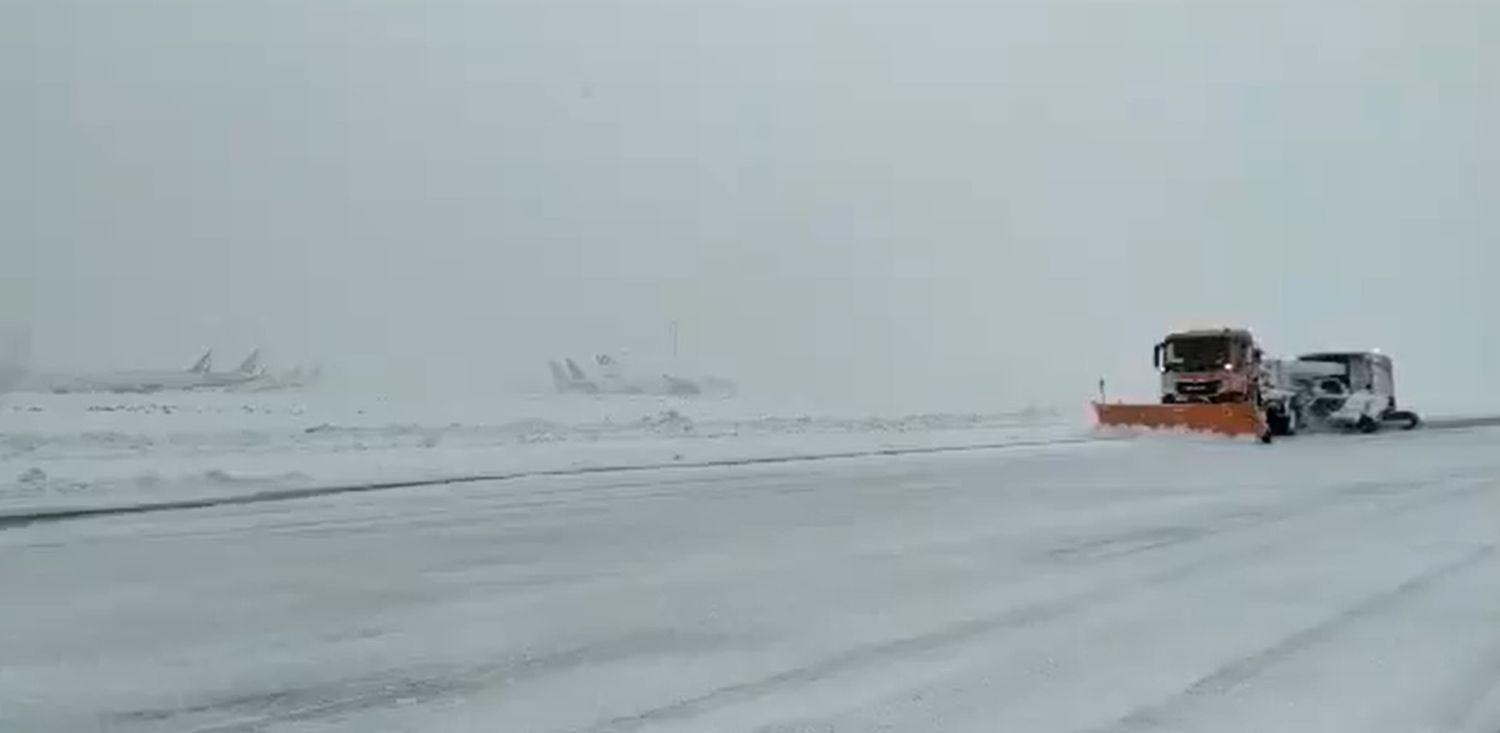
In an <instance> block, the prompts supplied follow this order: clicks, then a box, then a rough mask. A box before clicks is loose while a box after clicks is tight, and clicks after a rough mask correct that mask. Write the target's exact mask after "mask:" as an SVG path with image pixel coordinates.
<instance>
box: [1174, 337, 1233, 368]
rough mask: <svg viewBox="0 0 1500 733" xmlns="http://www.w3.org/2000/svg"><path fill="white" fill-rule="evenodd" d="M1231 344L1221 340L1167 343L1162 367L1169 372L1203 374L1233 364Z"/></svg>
mask: <svg viewBox="0 0 1500 733" xmlns="http://www.w3.org/2000/svg"><path fill="white" fill-rule="evenodd" d="M1233 355H1234V352H1233V349H1232V344H1231V343H1230V342H1229V340H1227V339H1222V338H1190V339H1176V340H1172V341H1168V342H1167V344H1166V353H1165V358H1164V359H1163V361H1162V366H1164V367H1165V368H1166V370H1167V371H1169V372H1204V371H1210V370H1213V369H1219V368H1221V367H1223V366H1224V365H1225V364H1230V363H1233V361H1234V359H1233Z"/></svg>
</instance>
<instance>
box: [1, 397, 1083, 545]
mask: <svg viewBox="0 0 1500 733" xmlns="http://www.w3.org/2000/svg"><path fill="white" fill-rule="evenodd" d="M1071 417H1072V418H1074V419H1064V418H1063V417H1062V416H1059V415H1057V414H1054V413H1051V412H1047V411H1043V410H1037V409H1030V410H1023V411H1019V412H1006V413H991V414H974V413H962V414H955V413H944V414H921V415H892V416H873V415H868V414H862V413H857V412H849V411H844V412H842V413H841V412H838V411H824V412H815V413H811V414H809V413H807V412H805V411H796V410H789V409H785V408H782V409H777V407H776V406H768V405H765V404H756V403H752V402H749V401H745V400H737V399H723V400H712V399H709V400H683V399H673V398H653V397H642V398H626V397H610V398H598V397H587V396H580V397H573V398H559V397H556V396H550V395H549V396H546V397H537V398H533V399H515V398H511V399H503V400H502V399H481V398H472V399H465V400H457V401H445V400H430V401H428V400H409V401H394V400H379V399H369V398H367V397H340V396H339V395H336V394H335V395H328V394H318V393H312V394H259V395H243V394H224V393H196V394H163V395H148V396H130V395H29V394H13V395H9V396H7V397H5V398H3V400H0V516H3V515H14V514H17V513H27V512H34V511H41V510H71V509H79V508H88V507H101V506H117V505H122V504H138V503H146V502H161V501H180V500H189V499H197V498H206V497H225V496H244V495H248V494H254V493H257V492H264V491H281V490H290V489H303V488H309V487H327V486H341V485H349V484H354V483H370V482H402V481H421V480H435V479H443V478H452V477H471V476H476V475H511V474H516V473H528V472H539V471H559V470H571V469H597V468H602V467H620V466H647V465H669V464H671V465H676V464H694V463H704V462H724V461H735V460H760V459H767V458H780V457H790V456H813V455H829V454H845V453H861V452H870V451H881V450H905V449H914V448H931V447H943V446H966V445H979V444H983V445H991V444H1008V443H1016V442H1035V441H1038V440H1055V439H1062V438H1078V437H1079V436H1081V435H1083V434H1084V433H1085V432H1086V430H1085V428H1083V426H1082V422H1081V421H1080V420H1078V419H1077V417H1078V416H1076V415H1075V416H1071Z"/></svg>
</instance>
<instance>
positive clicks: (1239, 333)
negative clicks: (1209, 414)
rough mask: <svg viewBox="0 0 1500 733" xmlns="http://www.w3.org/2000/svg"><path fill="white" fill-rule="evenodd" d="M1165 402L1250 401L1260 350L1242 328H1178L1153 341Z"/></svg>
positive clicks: (1256, 393)
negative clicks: (1179, 329) (1158, 341)
mask: <svg viewBox="0 0 1500 733" xmlns="http://www.w3.org/2000/svg"><path fill="white" fill-rule="evenodd" d="M1155 363H1156V368H1157V370H1158V371H1160V372H1161V401H1162V403H1163V404H1178V403H1185V402H1211V403H1224V402H1253V401H1256V400H1257V399H1258V398H1259V386H1260V385H1259V379H1260V371H1261V350H1260V347H1259V346H1257V345H1256V343H1255V337H1254V336H1253V335H1251V333H1250V332H1249V331H1247V330H1244V329H1231V328H1225V329H1207V330H1197V331H1181V332H1178V333H1174V334H1171V335H1169V336H1167V337H1166V339H1164V340H1163V341H1162V342H1161V343H1159V344H1157V345H1156V353H1155Z"/></svg>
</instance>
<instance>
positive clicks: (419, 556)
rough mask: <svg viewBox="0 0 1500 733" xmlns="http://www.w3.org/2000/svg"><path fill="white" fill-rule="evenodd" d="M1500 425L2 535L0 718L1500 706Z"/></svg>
mask: <svg viewBox="0 0 1500 733" xmlns="http://www.w3.org/2000/svg"><path fill="white" fill-rule="evenodd" d="M1497 441H1500V431H1496V430H1493V429H1474V430H1449V431H1430V432H1420V433H1413V434H1387V435H1377V436H1368V437H1354V436H1326V437H1316V436H1314V437H1306V438H1301V439H1298V440H1295V441H1284V442H1282V443H1279V444H1278V445H1276V446H1274V447H1269V448H1268V447H1263V446H1257V445H1253V444H1249V443H1245V442H1221V441H1213V440H1199V439H1193V438H1181V439H1176V438H1171V439H1165V438H1164V439H1145V440H1132V441H1117V442H1105V443H1094V444H1073V445H1060V446H1055V447H1023V448H1014V449H1007V450H1003V451H993V452H975V453H956V454H944V455H916V456H899V457H877V458H863V459H857V460H843V461H821V462H812V463H798V464H785V465H756V466H745V467H716V468H704V469H678V470H672V471H661V472H651V471H639V472H631V473H624V474H609V473H602V474H592V475H581V476H571V477H570V476H550V477H535V478H523V479H518V480H515V481H509V482H495V483H475V484H466V485H455V486H444V487H425V488H419V489H411V490H397V491H390V492H381V493H367V494H342V495H337V496H327V497H320V498H312V499H306V500H297V501H282V502H266V503H257V504H245V505H237V506H223V507H215V508H209V509H196V510H185V511H166V512H158V513H152V514H142V515H126V516H117V517H97V518H87V519H79V520H76V521H68V522H58V523H50V524H41V525H33V526H28V527H19V528H14V529H9V530H5V531H0V588H3V595H0V730H18V731H33V730H34V731H71V730H78V731H96V730H118V731H260V730H266V731H321V730H338V731H637V730H639V731H719V730H728V731H737V730H764V731H794V730H795V731H865V730H892V731H929V730H931V731H1008V732H1009V731H1138V730H1175V731H1200V730H1214V731H1239V730H1243V731H1266V730H1277V731H1289V730H1290V731H1303V730H1305V731H1342V730H1347V731H1362V732H1366V731H1392V732H1393V733H1394V732H1396V731H1400V732H1403V733H1405V732H1408V731H1441V730H1465V731H1468V730H1472V731H1482V733H1494V732H1495V731H1496V730H1497V729H1500V552H1497V551H1496V544H1497V543H1500V450H1497V448H1496V445H1497Z"/></svg>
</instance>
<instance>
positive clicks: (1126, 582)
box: [577, 483, 1495, 733]
mask: <svg viewBox="0 0 1500 733" xmlns="http://www.w3.org/2000/svg"><path fill="white" fill-rule="evenodd" d="M1407 486H1408V487H1409V488H1410V489H1411V490H1413V491H1422V490H1424V489H1426V488H1428V487H1427V485H1425V484H1415V485H1413V484H1407ZM1353 488H1354V490H1348V489H1346V490H1345V491H1342V492H1339V493H1340V495H1343V496H1353V497H1359V498H1370V497H1371V496H1372V494H1371V493H1370V492H1369V491H1368V490H1360V489H1364V488H1365V487H1364V484H1356V485H1354V487H1353ZM1484 490H1488V484H1487V483H1476V484H1473V485H1465V486H1463V487H1461V488H1458V489H1453V490H1449V491H1446V492H1442V493H1439V494H1423V495H1421V496H1420V497H1419V498H1418V500H1417V501H1410V500H1409V497H1408V496H1407V493H1408V492H1402V493H1399V494H1398V493H1395V492H1390V491H1384V492H1377V493H1376V494H1375V495H1376V496H1392V497H1398V498H1401V499H1403V500H1402V501H1399V502H1395V505H1394V506H1390V507H1386V506H1380V507H1372V505H1370V504H1367V503H1355V504H1350V503H1327V502H1320V503H1315V504H1313V505H1311V506H1308V505H1306V504H1299V505H1298V506H1301V507H1304V508H1306V511H1301V512H1295V511H1293V512H1278V513H1270V514H1263V515H1257V516H1256V518H1255V521H1251V522H1244V523H1239V524H1234V525H1232V526H1227V527H1224V528H1221V529H1220V530H1218V531H1211V532H1207V533H1205V534H1202V535H1199V536H1198V539H1207V538H1212V537H1219V536H1223V535H1225V534H1229V533H1234V532H1237V531H1243V530H1248V529H1256V528H1261V527H1265V526H1274V525H1278V524H1282V523H1284V522H1287V521H1290V520H1293V519H1299V518H1304V517H1308V516H1313V515H1316V514H1319V513H1320V512H1321V511H1322V510H1325V509H1330V508H1347V507H1354V508H1359V509H1369V508H1378V509H1380V510H1381V514H1382V515H1383V516H1393V515H1399V514H1402V513H1404V512H1405V511H1409V510H1414V509H1421V508H1425V507H1430V506H1432V505H1434V504H1438V503H1443V502H1446V501H1449V500H1453V499H1459V498H1463V497H1466V496H1468V495H1470V494H1473V493H1475V492H1476V491H1484ZM1322 528H1323V525H1319V527H1316V528H1312V529H1313V530H1321V529H1322ZM1283 542H1284V538H1280V537H1278V538H1275V539H1270V540H1267V541H1263V542H1257V543H1254V544H1252V545H1250V546H1248V547H1235V548H1229V549H1224V550H1221V551H1219V552H1213V553H1206V554H1201V555H1198V556H1196V557H1195V558H1193V559H1191V560H1189V561H1187V562H1184V563H1179V564H1176V565H1172V566H1169V567H1167V568H1165V569H1161V570H1157V571H1155V572H1150V573H1146V574H1144V575H1140V576H1135V577H1126V578H1122V579H1119V580H1115V581H1112V582H1109V583H1107V584H1103V585H1101V586H1098V587H1095V588H1093V589H1090V590H1087V591H1082V592H1078V593H1073V594H1070V595H1065V596H1063V597H1060V598H1054V599H1048V600H1044V601H1038V602H1034V603H1029V604H1025V605H1022V606H1019V607H1016V608H1012V609H1009V610H1006V611H1002V612H1000V613H997V614H994V615H989V616H985V617H981V618H977V619H972V620H969V621H963V622H959V623H954V624H949V625H947V626H944V627H942V628H940V629H937V630H935V631H931V632H927V633H923V634H918V635H914V636H909V637H905V638H901V639H897V640H894V641H889V642H882V643H876V644H871V645H867V646H861V647H856V648H854V649H851V650H849V651H846V652H844V653H841V654H836V655H833V656H830V657H827V658H825V659H823V660H821V661H818V662H815V663H813V664H809V665H805V666H801V667H797V668H794V669H789V670H786V671H784V672H780V673H777V674H773V675H770V676H767V677H762V678H759V679H755V680H750V681H747V682H742V683H738V684H733V685H726V686H723V687H719V688H715V689H712V690H709V691H707V692H704V693H703V694H701V695H697V696H694V697H689V698H686V699H681V700H677V701H675V702H672V703H669V704H667V705H662V706H659V707H656V708H651V709H648V710H644V711H641V712H637V713H634V714H631V715H624V716H619V717H616V718H612V719H610V720H606V721H603V722H601V723H598V724H595V725H592V726H588V727H585V728H580V729H577V733H628V732H630V731H637V730H641V729H643V728H646V727H648V726H651V725H653V724H656V723H661V722H666V721H677V722H681V721H685V720H691V719H693V718H696V717H699V716H702V715H705V714H707V713H710V712H712V711H714V710H717V709H719V708H723V707H727V706H730V705H733V704H736V703H740V702H746V701H750V700H755V699H758V698H763V697H766V696H769V695H771V694H774V693H776V692H778V691H780V690H781V689H784V688H787V687H792V686H805V685H808V684H812V683H816V682H819V681H821V680H825V679H828V678H832V677H834V676H836V675H839V674H843V673H847V672H850V671H853V670H856V669H859V668H861V667H866V666H870V665H874V664H878V663H880V662H881V661H882V660H887V659H898V660H899V659H900V658H901V657H905V656H911V655H917V654H922V653H926V652H931V651H935V650H938V649H942V648H947V647H952V646H956V645H959V644H964V643H968V642H971V641H974V640H976V639H979V638H982V637H984V636H988V635H990V634H994V633H997V632H1000V631H1008V630H1015V629H1023V628H1026V627H1028V626H1032V625H1036V624H1040V623H1044V622H1051V621H1055V620H1058V619H1062V618H1066V617H1068V616H1072V615H1074V614H1078V613H1082V612H1085V611H1087V610H1088V609H1090V608H1092V607H1094V606H1095V605H1096V604H1099V603H1103V602H1108V601H1112V600H1115V599H1118V598H1123V597H1126V596H1129V595H1131V594H1134V593H1137V592H1140V591H1142V590H1146V589H1150V588H1155V587H1160V586H1163V585H1167V584H1170V583H1173V582H1177V581H1179V580H1183V579H1185V578H1189V577H1192V576H1194V575H1196V574H1198V573H1200V572H1203V571H1211V570H1214V569H1216V568H1218V567H1220V564H1221V563H1222V562H1224V561H1226V560H1230V559H1233V558H1237V557H1243V556H1255V555H1257V554H1259V553H1261V552H1263V551H1265V550H1266V549H1267V548H1270V547H1277V546H1280V545H1281V544H1283ZM1178 546H1180V543H1168V544H1164V545H1161V547H1163V548H1166V547H1178ZM1494 549H1495V548H1494V546H1486V547H1485V548H1483V549H1482V550H1481V551H1479V552H1477V553H1471V555H1470V556H1466V557H1465V559H1464V560H1463V561H1462V562H1461V563H1456V564H1455V565H1461V566H1462V567H1467V566H1468V565H1472V564H1474V563H1477V562H1479V561H1481V560H1483V559H1485V558H1486V557H1488V556H1489V554H1491V552H1492V551H1493V550H1494ZM1101 559H1108V558H1107V557H1105V558H1101ZM1445 567H1446V566H1445ZM1462 567H1454V568H1453V571H1452V572H1456V571H1457V570H1459V569H1462ZM1442 574H1443V573H1439V574H1435V575H1434V576H1433V577H1432V578H1430V579H1428V580H1426V581H1424V582H1422V583H1418V584H1417V585H1416V588H1420V587H1425V586H1426V585H1428V584H1430V583H1431V582H1435V581H1436V580H1437V579H1439V578H1438V576H1439V575H1442ZM1424 577H1426V576H1424ZM1416 588H1413V589H1412V590H1415V589H1416ZM1404 594H1405V593H1402V595H1404ZM1352 619H1353V617H1351V618H1350V619H1349V620H1352ZM1225 674H1226V675H1227V674H1230V673H1229V672H1227V671H1226V672H1225ZM1109 730H1110V731H1114V730H1116V729H1113V728H1111V729H1109ZM1118 730H1121V731H1125V730H1131V729H1129V728H1120V729H1118Z"/></svg>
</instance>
